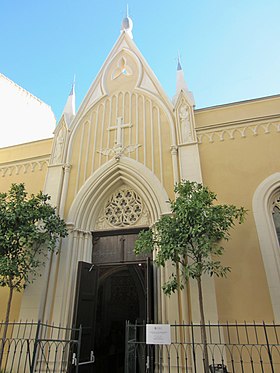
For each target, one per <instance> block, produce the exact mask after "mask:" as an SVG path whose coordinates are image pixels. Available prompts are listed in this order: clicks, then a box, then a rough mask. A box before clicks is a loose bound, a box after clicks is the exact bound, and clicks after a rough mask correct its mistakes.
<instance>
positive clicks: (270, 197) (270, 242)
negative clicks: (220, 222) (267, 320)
mask: <svg viewBox="0 0 280 373" xmlns="http://www.w3.org/2000/svg"><path fill="white" fill-rule="evenodd" d="M253 213H254V217H255V223H256V228H257V232H258V238H259V243H260V249H261V253H262V258H263V263H264V269H265V272H266V278H267V283H268V287H269V292H270V299H271V303H272V307H273V312H274V320H275V321H277V322H279V321H280V297H279V294H280V172H276V173H275V174H272V175H270V176H269V177H267V178H266V179H265V180H263V182H262V183H261V184H260V185H259V186H258V187H257V189H256V191H255V193H254V197H253Z"/></svg>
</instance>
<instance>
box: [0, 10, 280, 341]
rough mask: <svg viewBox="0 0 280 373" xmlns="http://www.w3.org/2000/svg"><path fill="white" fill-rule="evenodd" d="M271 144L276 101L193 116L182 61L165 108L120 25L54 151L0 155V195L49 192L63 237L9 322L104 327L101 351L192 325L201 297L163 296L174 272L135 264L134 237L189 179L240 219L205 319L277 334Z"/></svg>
mask: <svg viewBox="0 0 280 373" xmlns="http://www.w3.org/2000/svg"><path fill="white" fill-rule="evenodd" d="M279 132H280V96H278V95H277V96H272V97H265V98H260V99H254V100H248V101H243V102H237V103H231V104H226V105H221V106H215V107H210V108H204V109H195V101H194V98H193V95H192V93H191V92H190V91H189V89H188V86H187V84H186V82H185V79H184V73H183V69H182V66H181V64H180V61H178V66H177V83H176V93H175V96H174V97H173V99H172V100H170V99H169V98H168V97H167V95H166V94H165V92H164V90H163V89H162V87H161V85H160V83H159V81H158V80H157V78H156V76H155V74H154V73H153V71H152V70H151V68H150V67H149V65H148V64H147V62H146V60H145V58H144V57H143V56H142V54H141V52H140V51H139V50H138V48H137V46H136V44H135V43H134V41H133V38H132V23H131V20H130V18H129V17H127V18H126V19H124V21H123V24H122V30H121V34H120V36H119V38H118V39H117V41H116V43H115V45H114V47H113V49H112V50H111V52H110V54H109V55H108V57H107V59H106V60H105V62H104V64H103V66H102V68H101V70H100V72H99V73H98V75H97V77H96V79H95V80H94V82H93V83H92V85H91V87H90V89H89V91H88V93H87V95H86V96H85V98H84V100H83V102H82V104H81V106H80V108H79V109H78V111H77V113H76V112H75V107H74V87H73V90H72V91H71V93H70V95H69V98H68V101H67V104H66V106H65V109H64V113H63V115H62V117H61V119H60V120H59V121H58V123H57V126H56V128H55V131H54V136H53V138H49V139H43V140H40V141H39V140H38V141H33V142H30V143H24V144H20V145H16V146H11V147H5V148H2V149H0V175H1V192H2V191H6V190H8V189H9V187H10V185H11V184H12V183H18V182H24V183H25V185H26V189H27V190H28V192H30V193H37V192H39V190H43V192H44V193H47V194H49V195H50V196H51V201H52V204H53V205H54V206H56V207H57V209H58V211H59V214H60V216H61V217H62V218H63V219H64V220H65V221H66V224H67V227H68V230H69V235H68V237H67V238H65V239H63V240H62V242H61V247H60V253H59V254H58V255H53V256H51V257H50V258H49V261H48V263H47V265H46V267H45V268H44V269H43V270H42V271H43V272H42V276H41V277H40V278H38V279H37V280H36V282H35V283H34V284H32V285H30V286H28V287H27V288H26V289H25V291H24V293H23V294H22V295H20V294H17V296H16V297H15V300H14V304H13V310H12V316H11V317H12V318H14V319H22V320H25V319H29V320H38V319H40V320H48V321H52V322H54V323H57V324H61V325H73V324H75V323H76V324H79V323H88V324H89V325H92V323H95V322H98V323H99V325H101V326H102V328H101V329H102V335H97V336H96V335H95V336H93V338H99V340H100V338H103V339H104V340H103V342H104V343H106V335H108V334H110V333H112V328H115V329H116V330H117V328H118V325H120V323H121V322H123V320H126V319H133V320H137V319H138V320H146V319H149V320H152V321H155V322H159V323H165V322H174V321H177V322H181V323H182V322H191V321H193V322H199V308H198V296H197V289H196V284H195V283H193V282H192V281H191V282H190V284H189V287H188V288H187V289H185V290H182V291H180V292H179V293H178V294H177V293H176V294H174V295H172V296H171V297H170V298H168V297H165V296H164V295H163V293H162V290H161V285H162V283H163V282H164V281H165V279H166V278H167V276H168V274H169V273H170V271H171V269H170V268H169V266H166V267H165V268H163V269H162V268H161V269H160V268H156V267H155V266H153V258H152V256H151V257H149V258H147V257H144V256H141V257H136V256H135V254H134V252H133V248H134V242H135V240H136V238H137V234H138V233H139V231H140V230H141V229H144V228H148V227H151V226H152V225H153V224H154V223H155V222H156V221H157V220H158V219H159V218H160V217H161V216H162V215H163V214H168V213H170V207H169V203H168V200H169V199H174V197H175V196H174V192H173V188H174V184H175V183H176V182H178V181H180V180H192V181H197V182H202V183H204V184H205V185H207V186H208V187H209V189H210V190H212V191H214V192H215V193H217V196H218V202H219V203H226V204H234V205H236V206H243V207H244V208H246V209H247V210H248V215H247V219H246V222H245V223H244V224H243V225H241V226H237V227H236V228H235V229H234V230H233V231H232V239H231V240H230V241H229V242H227V243H226V244H225V247H226V252H225V254H224V256H223V263H225V264H226V265H229V266H230V267H231V268H232V270H231V273H230V274H229V276H228V278H227V279H215V278H209V277H205V278H204V279H203V287H204V294H205V312H206V319H207V320H209V321H212V322H216V321H218V320H219V321H222V322H225V321H230V322H231V321H235V320H240V321H243V320H248V321H253V320H256V321H262V320H266V321H273V320H275V321H278V322H279V321H280V298H279V294H280V251H279V250H280V248H279V240H280V239H279V215H280V168H279V159H280V147H279ZM85 291H86V292H87V294H91V295H92V297H91V298H90V299H89V298H87V300H86V301H84V299H85V297H84V296H83V294H84V292H85ZM5 297H6V290H5V289H1V299H5ZM1 303H2V304H1V306H0V316H3V315H4V303H5V302H1ZM84 310H86V311H84ZM110 328H111V329H110ZM101 329H100V330H101ZM102 336H103V337H102Z"/></svg>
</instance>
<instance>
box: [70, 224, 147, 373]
mask: <svg viewBox="0 0 280 373" xmlns="http://www.w3.org/2000/svg"><path fill="white" fill-rule="evenodd" d="M139 231H140V229H127V230H118V231H110V232H108V231H107V232H94V233H93V251H92V263H84V262H80V263H79V268H78V277H77V288H76V301H75V313H74V325H76V326H79V325H82V326H83V336H82V346H81V361H82V362H84V363H85V364H84V365H82V366H81V369H79V372H83V373H90V372H94V373H109V372H112V367H114V372H115V373H123V372H124V361H125V324H126V321H127V320H129V321H131V322H135V321H138V322H139V321H140V322H143V321H145V320H147V318H149V319H150V318H151V313H152V309H151V304H152V301H151V298H152V293H153V291H152V281H151V271H150V267H149V258H147V257H145V256H141V257H136V256H135V254H134V251H133V250H134V244H135V240H136V239H137V235H138V233H139ZM93 355H94V360H95V361H94V363H88V364H86V362H90V360H92V359H93Z"/></svg>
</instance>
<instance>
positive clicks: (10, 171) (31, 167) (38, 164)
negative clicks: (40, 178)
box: [0, 157, 49, 177]
mask: <svg viewBox="0 0 280 373" xmlns="http://www.w3.org/2000/svg"><path fill="white" fill-rule="evenodd" d="M45 165H46V166H48V165H49V157H38V158H32V159H29V160H28V159H26V160H24V161H15V162H7V163H3V164H1V165H0V176H1V177H6V176H14V175H20V174H27V173H30V172H35V171H42V169H43V167H44V166H45Z"/></svg>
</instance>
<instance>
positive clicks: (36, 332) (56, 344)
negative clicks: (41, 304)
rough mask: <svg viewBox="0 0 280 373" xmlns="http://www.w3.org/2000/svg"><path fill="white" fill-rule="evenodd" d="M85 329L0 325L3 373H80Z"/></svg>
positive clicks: (0, 360)
mask: <svg viewBox="0 0 280 373" xmlns="http://www.w3.org/2000/svg"><path fill="white" fill-rule="evenodd" d="M80 340H81V328H80V329H70V328H64V327H61V326H55V325H48V324H44V323H42V322H40V321H39V322H12V323H8V324H7V323H4V322H3V323H0V373H34V372H48V373H52V372H73V373H74V372H75V373H77V372H78V364H79V346H80Z"/></svg>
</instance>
